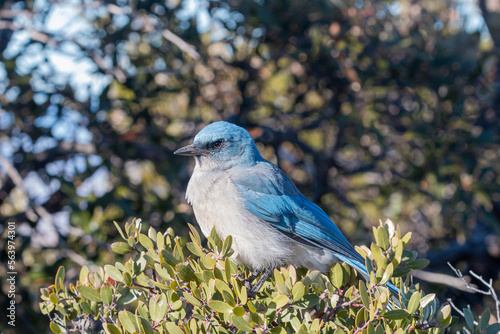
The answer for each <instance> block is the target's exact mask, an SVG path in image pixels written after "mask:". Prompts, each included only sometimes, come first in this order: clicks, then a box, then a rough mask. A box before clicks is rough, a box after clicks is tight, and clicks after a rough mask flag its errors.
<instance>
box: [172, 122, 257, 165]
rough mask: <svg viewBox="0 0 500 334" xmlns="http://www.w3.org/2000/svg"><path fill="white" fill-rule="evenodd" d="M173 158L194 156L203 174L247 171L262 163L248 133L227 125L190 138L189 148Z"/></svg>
mask: <svg viewBox="0 0 500 334" xmlns="http://www.w3.org/2000/svg"><path fill="white" fill-rule="evenodd" d="M174 154H178V155H187V156H194V157H195V159H196V166H197V167H198V168H200V169H202V170H205V171H210V170H226V169H229V168H232V167H235V166H237V167H248V166H252V165H254V164H255V163H256V162H257V161H259V160H261V159H262V157H261V156H260V153H259V151H258V150H257V147H256V146H255V143H254V141H253V138H252V136H250V134H249V133H248V131H247V130H245V129H243V128H241V127H239V126H237V125H234V124H231V123H228V122H215V123H212V124H210V125H208V126H206V127H205V128H204V129H203V130H201V131H200V132H199V133H198V134H197V135H196V136H195V137H194V141H193V144H191V145H188V146H185V147H182V148H180V149H178V150H177V151H175V152H174Z"/></svg>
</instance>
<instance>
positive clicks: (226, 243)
mask: <svg viewBox="0 0 500 334" xmlns="http://www.w3.org/2000/svg"><path fill="white" fill-rule="evenodd" d="M232 244H233V237H232V236H230V235H228V236H227V237H226V239H224V243H223V245H222V255H223V256H226V255H227V254H228V253H229V251H230V250H231V246H232Z"/></svg>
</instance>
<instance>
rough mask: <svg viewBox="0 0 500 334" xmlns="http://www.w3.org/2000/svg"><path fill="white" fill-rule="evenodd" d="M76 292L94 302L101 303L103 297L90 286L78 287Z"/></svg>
mask: <svg viewBox="0 0 500 334" xmlns="http://www.w3.org/2000/svg"><path fill="white" fill-rule="evenodd" d="M76 290H78V292H79V293H80V294H81V295H82V296H83V298H86V299H88V300H92V301H94V302H101V301H102V300H101V295H100V294H99V292H97V291H96V290H94V289H92V288H91V287H90V286H86V285H78V286H77V287H76Z"/></svg>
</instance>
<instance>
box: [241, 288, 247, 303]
mask: <svg viewBox="0 0 500 334" xmlns="http://www.w3.org/2000/svg"><path fill="white" fill-rule="evenodd" d="M247 298H248V293H247V288H246V287H245V286H242V287H241V290H240V303H242V304H246V303H247Z"/></svg>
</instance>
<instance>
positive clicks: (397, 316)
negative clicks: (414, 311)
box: [382, 310, 410, 320]
mask: <svg viewBox="0 0 500 334" xmlns="http://www.w3.org/2000/svg"><path fill="white" fill-rule="evenodd" d="M382 316H383V317H384V318H385V319H389V320H401V319H405V318H407V317H409V316H410V313H408V312H407V311H405V310H392V311H387V312H385V313H384V314H383V315H382Z"/></svg>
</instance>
